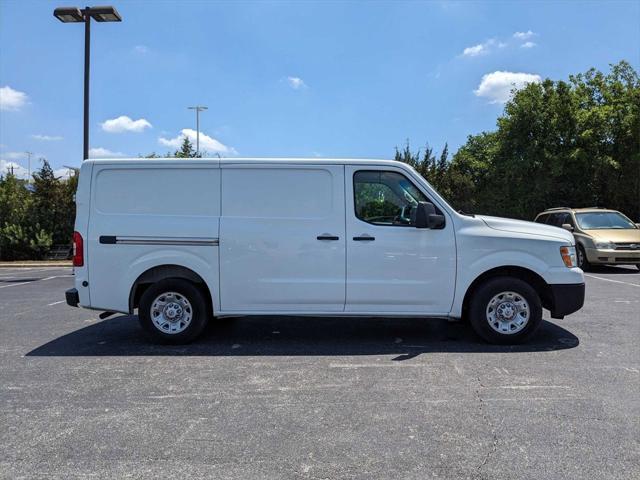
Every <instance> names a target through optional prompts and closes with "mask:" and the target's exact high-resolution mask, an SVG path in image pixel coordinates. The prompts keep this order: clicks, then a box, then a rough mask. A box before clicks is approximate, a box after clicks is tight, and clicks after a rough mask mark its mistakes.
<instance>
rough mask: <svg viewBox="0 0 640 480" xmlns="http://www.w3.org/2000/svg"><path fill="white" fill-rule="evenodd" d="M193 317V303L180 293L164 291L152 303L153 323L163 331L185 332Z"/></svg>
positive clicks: (172, 332)
mask: <svg viewBox="0 0 640 480" xmlns="http://www.w3.org/2000/svg"><path fill="white" fill-rule="evenodd" d="M192 318H193V308H192V307H191V303H190V302H189V300H187V298H186V297H185V296H184V295H181V294H180V293H177V292H165V293H162V294H160V295H158V296H157V297H156V299H155V300H154V301H153V303H152V304H151V320H152V321H153V325H154V326H155V327H156V328H157V329H158V330H160V331H161V332H163V333H169V334H176V333H180V332H183V331H184V330H185V329H186V328H187V327H188V326H189V324H190V323H191V319H192Z"/></svg>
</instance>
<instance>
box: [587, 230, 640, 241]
mask: <svg viewBox="0 0 640 480" xmlns="http://www.w3.org/2000/svg"><path fill="white" fill-rule="evenodd" d="M584 233H586V234H587V235H589V236H590V237H592V238H594V239H595V240H600V241H603V242H615V243H619V242H622V243H626V242H637V243H640V229H637V228H603V229H598V230H584Z"/></svg>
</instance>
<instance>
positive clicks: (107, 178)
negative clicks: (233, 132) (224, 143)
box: [86, 161, 220, 312]
mask: <svg viewBox="0 0 640 480" xmlns="http://www.w3.org/2000/svg"><path fill="white" fill-rule="evenodd" d="M90 215H91V222H90V226H89V231H88V238H87V241H86V243H87V248H88V253H89V259H90V269H89V288H90V291H91V306H92V308H98V309H104V310H114V311H120V312H127V311H128V310H129V293H130V291H131V287H132V284H133V282H135V280H136V279H137V278H138V276H140V275H141V274H142V273H144V272H145V271H146V270H148V269H149V268H153V267H156V266H161V265H180V266H183V267H186V268H189V269H191V270H193V271H195V272H196V273H197V274H198V275H200V276H201V277H202V278H203V279H204V280H205V281H206V282H207V284H208V286H209V290H210V291H211V293H212V296H213V299H212V300H213V303H214V309H215V307H216V305H217V304H218V296H217V292H218V246H217V245H218V235H219V217H220V169H219V166H218V165H217V164H209V165H195V164H185V165H184V166H183V165H176V164H173V165H171V164H169V165H167V164H164V165H162V164H158V165H155V164H154V163H153V162H151V161H149V163H148V164H147V163H132V164H125V165H117V164H114V165H109V164H106V165H105V164H96V165H94V169H93V182H92V190H91V213H90Z"/></svg>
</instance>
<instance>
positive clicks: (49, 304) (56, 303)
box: [47, 300, 65, 307]
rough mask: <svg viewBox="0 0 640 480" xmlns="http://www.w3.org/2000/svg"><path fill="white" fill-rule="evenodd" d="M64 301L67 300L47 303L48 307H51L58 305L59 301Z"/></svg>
mask: <svg viewBox="0 0 640 480" xmlns="http://www.w3.org/2000/svg"><path fill="white" fill-rule="evenodd" d="M64 302H65V300H60V301H58V302H53V303H47V307H51V306H53V305H58V304H59V303H64Z"/></svg>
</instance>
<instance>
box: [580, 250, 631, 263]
mask: <svg viewBox="0 0 640 480" xmlns="http://www.w3.org/2000/svg"><path fill="white" fill-rule="evenodd" d="M585 253H586V254H587V260H588V261H589V263H593V264H598V263H600V264H603V265H604V264H607V265H616V264H618V265H637V264H640V250H601V249H598V248H587V249H586V250H585Z"/></svg>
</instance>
